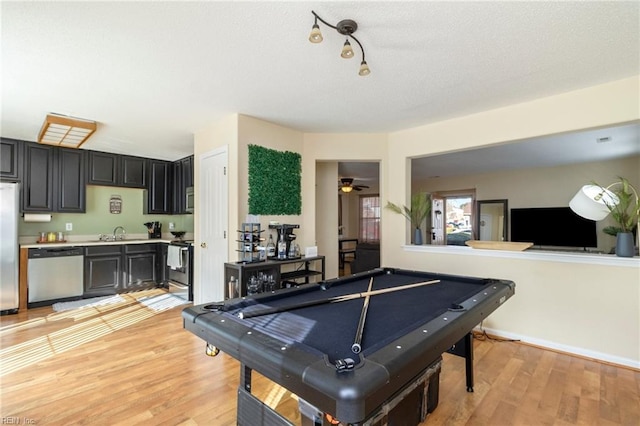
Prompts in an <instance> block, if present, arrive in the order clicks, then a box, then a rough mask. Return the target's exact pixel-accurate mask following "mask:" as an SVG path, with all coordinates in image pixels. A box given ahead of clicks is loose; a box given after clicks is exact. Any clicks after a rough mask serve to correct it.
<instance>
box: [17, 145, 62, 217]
mask: <svg viewBox="0 0 640 426" xmlns="http://www.w3.org/2000/svg"><path fill="white" fill-rule="evenodd" d="M54 154H55V151H54V147H53V146H46V145H38V144H35V143H25V145H24V176H23V186H22V210H23V211H25V212H52V211H53V191H54V185H53V183H54V176H55V175H54V172H53V164H54Z"/></svg>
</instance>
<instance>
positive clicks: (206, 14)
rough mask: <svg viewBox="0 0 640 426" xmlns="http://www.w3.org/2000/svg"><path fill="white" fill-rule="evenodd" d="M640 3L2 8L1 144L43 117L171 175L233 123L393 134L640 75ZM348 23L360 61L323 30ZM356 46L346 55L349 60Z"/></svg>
mask: <svg viewBox="0 0 640 426" xmlns="http://www.w3.org/2000/svg"><path fill="white" fill-rule="evenodd" d="M639 6H640V4H639V3H638V2H635V1H634V2H538V1H534V2H366V1H358V2H323V1H316V2H266V1H257V2H10V1H3V2H2V3H1V4H0V7H1V12H2V18H1V19H2V28H1V35H2V57H1V59H2V122H1V124H2V128H1V131H2V136H3V137H9V138H18V139H25V140H35V139H36V137H37V133H38V130H39V129H40V126H41V124H42V121H43V119H44V117H45V115H46V114H47V113H49V112H56V113H60V114H67V115H72V116H76V117H80V118H85V119H91V120H96V121H97V122H98V123H99V129H98V131H97V132H96V134H95V135H94V136H93V137H92V138H91V139H90V140H89V141H88V142H87V143H86V145H85V147H86V148H88V149H96V150H104V151H111V152H126V153H129V154H133V155H146V156H152V157H156V158H164V159H168V160H174V159H177V158H180V157H182V156H185V155H188V154H191V153H192V152H193V146H192V144H193V136H192V135H193V134H194V133H195V132H197V131H199V130H200V129H203V128H204V127H205V126H207V125H208V124H210V123H212V122H215V121H217V120H219V119H220V118H222V117H224V116H226V115H229V114H231V113H242V114H247V115H250V116H254V117H257V118H261V119H264V120H267V121H271V122H274V123H277V124H281V125H284V126H287V127H290V128H293V129H298V130H301V131H305V132H389V131H394V130H399V129H405V128H409V127H413V126H418V125H422V124H427V123H430V122H434V121H439V120H443V119H447V118H452V117H456V116H463V115H467V114H470V113H474V112H478V111H482V110H487V109H491V108H496V107H501V106H505V105H509V104H514V103H517V102H523V101H527V100H531V99H535V98H540V97H545V96H550V95H553V94H556V93H561V92H566V91H570V90H575V89H579V88H583V87H588V86H591V85H595V84H599V83H604V82H607V81H612V80H617V79H621V78H625V77H630V76H633V75H637V74H640V70H639V67H640V65H639V64H640V57H639V51H640V48H639V43H640V42H639V39H640V36H639V25H640V24H639V22H640V19H639V18H640V13H639ZM312 9H313V10H315V11H316V12H317V13H318V14H319V15H320V16H322V17H323V18H324V19H325V20H327V21H328V22H330V23H333V24H335V23H337V22H338V21H339V20H341V19H344V18H351V19H354V20H356V21H357V23H358V25H359V28H358V31H357V32H356V36H357V37H358V38H359V39H360V41H361V42H362V44H363V45H364V48H365V51H366V58H367V62H368V64H369V66H370V68H371V75H369V76H367V77H360V76H358V65H359V61H360V53H359V51H358V50H356V58H355V59H351V60H345V59H342V58H340V56H339V52H340V49H341V47H342V43H343V40H344V38H343V36H340V35H339V34H338V33H337V32H335V31H333V30H330V29H329V28H327V27H324V26H322V25H321V30H322V32H323V35H324V39H325V40H324V42H323V43H321V44H317V45H315V44H311V43H309V41H308V40H307V37H308V34H309V31H310V28H311V25H312V24H313V16H312V14H311V10H312ZM354 47H355V45H354Z"/></svg>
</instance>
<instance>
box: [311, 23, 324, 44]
mask: <svg viewBox="0 0 640 426" xmlns="http://www.w3.org/2000/svg"><path fill="white" fill-rule="evenodd" d="M322 40H323V38H322V33H321V32H320V27H319V26H318V22H316V23H315V24H313V27H311V34H309V41H310V42H311V43H320V42H321V41H322Z"/></svg>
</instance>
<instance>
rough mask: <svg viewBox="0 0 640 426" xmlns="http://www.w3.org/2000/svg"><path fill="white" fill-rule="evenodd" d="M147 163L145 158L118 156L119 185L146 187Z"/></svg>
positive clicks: (147, 160)
mask: <svg viewBox="0 0 640 426" xmlns="http://www.w3.org/2000/svg"><path fill="white" fill-rule="evenodd" d="M148 164H149V159H147V158H142V157H131V156H127V155H122V156H120V170H121V172H120V175H119V176H118V177H119V180H118V183H119V186H126V187H130V188H146V186H147V168H148Z"/></svg>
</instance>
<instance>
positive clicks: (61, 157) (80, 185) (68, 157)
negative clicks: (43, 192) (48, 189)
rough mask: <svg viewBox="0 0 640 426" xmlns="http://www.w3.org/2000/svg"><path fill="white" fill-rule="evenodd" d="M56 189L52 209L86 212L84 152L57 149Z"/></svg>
mask: <svg viewBox="0 0 640 426" xmlns="http://www.w3.org/2000/svg"><path fill="white" fill-rule="evenodd" d="M56 156H57V160H56V166H57V167H56V168H57V175H58V181H57V184H58V185H57V188H55V187H54V190H55V194H56V199H55V203H54V209H55V211H58V212H67V213H84V212H85V211H86V198H85V196H86V192H87V191H86V190H87V186H86V184H85V163H86V161H85V157H86V151H84V150H79V149H69V148H58V149H57V150H56Z"/></svg>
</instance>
